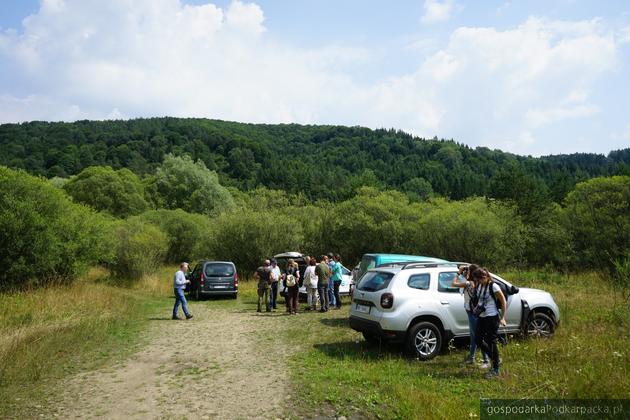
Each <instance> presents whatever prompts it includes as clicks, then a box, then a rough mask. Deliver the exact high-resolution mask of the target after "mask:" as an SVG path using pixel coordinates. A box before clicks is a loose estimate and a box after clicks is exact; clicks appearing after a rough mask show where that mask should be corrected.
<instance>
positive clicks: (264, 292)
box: [255, 260, 271, 312]
mask: <svg viewBox="0 0 630 420" xmlns="http://www.w3.org/2000/svg"><path fill="white" fill-rule="evenodd" d="M269 265H270V262H269V260H265V261H264V262H263V265H262V266H260V267H258V269H256V273H255V276H256V278H258V310H257V312H262V302H264V304H265V310H266V311H267V312H271V307H270V306H269V287H270V285H271V268H270V267H269Z"/></svg>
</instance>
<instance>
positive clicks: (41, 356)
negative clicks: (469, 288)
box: [0, 267, 630, 418]
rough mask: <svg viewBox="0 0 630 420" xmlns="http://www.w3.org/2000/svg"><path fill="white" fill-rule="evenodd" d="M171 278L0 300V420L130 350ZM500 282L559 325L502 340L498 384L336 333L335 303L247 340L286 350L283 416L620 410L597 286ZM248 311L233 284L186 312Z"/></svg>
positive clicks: (533, 279) (612, 313) (619, 315)
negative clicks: (522, 401) (524, 402)
mask: <svg viewBox="0 0 630 420" xmlns="http://www.w3.org/2000/svg"><path fill="white" fill-rule="evenodd" d="M172 272H173V268H172V267H168V268H165V269H164V270H162V271H160V272H159V273H156V275H154V276H151V277H148V278H145V279H143V280H142V281H141V282H140V283H138V284H136V285H134V286H128V287H121V286H117V285H112V284H109V283H108V280H107V275H106V273H105V272H102V271H98V270H94V271H92V272H91V273H90V275H89V276H87V277H86V278H84V279H82V280H81V281H79V282H77V283H76V284H74V285H72V286H66V287H54V288H53V287H51V288H47V289H41V290H34V291H29V292H22V293H18V294H11V295H0V333H1V334H0V337H1V338H0V417H12V414H14V413H23V412H24V411H23V410H22V408H23V406H24V405H25V401H26V400H28V401H30V403H32V404H45V403H46V398H47V394H46V390H50V389H51V387H54V384H55V383H56V382H57V381H58V380H59V379H60V378H62V377H64V376H66V375H69V374H73V373H75V372H79V371H84V370H93V369H96V368H98V367H100V366H102V365H104V364H107V363H111V362H112V361H115V360H120V359H124V358H125V357H127V356H128V355H129V354H130V353H131V352H133V351H135V349H137V348H139V347H140V346H141V345H142V335H141V334H140V333H141V332H142V331H143V329H144V328H145V327H146V323H147V320H148V319H150V317H151V316H152V315H155V314H156V313H161V314H162V315H163V312H165V311H167V313H168V310H169V308H170V305H171V304H172V300H168V301H167V299H171V297H170V296H171V294H172V291H171V285H170V277H171V276H172ZM501 274H502V275H504V277H506V278H507V279H508V280H511V281H512V282H514V283H515V284H517V285H519V286H528V287H539V288H543V289H545V290H547V291H549V292H551V293H552V294H553V295H554V297H555V299H556V301H557V303H558V304H559V306H560V309H561V313H562V322H561V325H560V327H559V329H558V330H557V332H556V335H555V336H554V337H553V338H552V339H550V340H533V339H521V338H510V339H509V342H508V345H507V346H505V347H501V348H500V351H501V355H502V358H503V366H502V374H501V377H500V378H498V379H496V380H492V381H487V380H484V379H482V373H483V372H482V371H481V370H480V369H478V368H476V367H471V366H466V365H463V364H462V363H461V362H462V359H463V358H464V355H465V353H466V349H465V345H462V344H459V345H458V346H454V347H451V348H450V349H449V350H447V351H446V352H445V354H442V355H440V356H438V357H437V358H435V359H433V360H431V361H428V362H420V361H417V360H413V359H410V358H408V357H406V356H405V355H404V354H402V352H401V350H400V347H398V346H394V345H383V346H382V347H381V348H379V346H370V345H368V344H367V343H366V342H365V341H364V340H363V338H362V337H361V335H360V334H358V333H356V332H354V331H352V330H351V329H350V328H349V327H348V325H347V316H348V313H347V308H348V306H347V300H346V301H345V303H346V306H345V308H344V310H341V311H330V312H328V313H324V314H320V313H301V314H299V315H298V316H280V317H274V318H273V322H277V331H278V333H277V334H276V335H274V336H261V337H259V339H260V340H261V343H262V342H263V341H264V345H275V346H286V347H288V348H289V349H291V351H290V352H288V354H290V356H288V357H287V360H286V364H287V368H288V369H289V370H290V372H291V378H292V381H293V386H292V389H295V390H297V393H298V396H297V397H294V398H290V399H287V407H286V415H287V416H288V417H314V416H316V415H318V414H319V415H323V416H325V417H329V416H333V415H337V416H339V415H346V416H356V417H368V418H425V417H429V418H462V417H475V416H478V415H479V399H480V398H482V397H483V398H493V397H494V398H499V397H503V398H543V397H547V398H623V399H628V398H630V376H629V375H628V374H629V373H630V372H629V370H630V369H629V368H630V355H629V354H628V352H629V350H628V349H629V348H630V335H629V334H628V333H629V329H630V310H629V309H628V307H627V306H624V305H621V304H619V303H618V304H615V303H614V302H615V301H616V299H615V297H614V294H613V291H612V289H611V288H610V286H609V285H608V284H607V283H606V282H605V281H604V280H603V279H601V278H600V277H599V276H596V275H592V274H584V275H579V276H570V277H567V276H561V275H559V274H554V273H552V274H549V273H534V272H522V273H519V272H509V273H501ZM165 279H168V280H165ZM255 301H256V292H255V284H254V283H253V282H246V281H242V282H241V287H240V292H239V299H238V300H236V301H234V300H230V299H221V300H207V301H203V302H194V303H191V307H192V310H193V311H194V310H195V307H198V306H197V305H213V306H216V307H217V308H225V310H238V311H242V310H252V311H254V310H255ZM252 319H253V320H255V319H256V317H253V318H252ZM253 322H255V321H253ZM9 397H10V398H9Z"/></svg>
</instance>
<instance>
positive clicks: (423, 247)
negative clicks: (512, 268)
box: [406, 198, 525, 266]
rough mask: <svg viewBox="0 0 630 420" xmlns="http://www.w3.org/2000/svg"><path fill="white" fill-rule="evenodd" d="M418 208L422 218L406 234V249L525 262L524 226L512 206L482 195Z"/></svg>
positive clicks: (444, 255)
mask: <svg viewBox="0 0 630 420" xmlns="http://www.w3.org/2000/svg"><path fill="white" fill-rule="evenodd" d="M418 207H419V212H420V214H421V219H420V222H419V223H418V224H417V225H414V226H411V228H410V230H411V232H409V233H408V234H407V235H406V237H407V238H408V239H409V246H408V247H407V248H406V250H407V252H410V253H413V254H421V255H429V256H435V257H439V258H444V259H447V260H450V261H468V262H475V263H479V264H484V265H493V266H497V265H499V266H506V265H511V264H514V263H517V262H520V261H522V258H523V250H524V245H525V236H524V225H523V224H522V223H521V221H520V219H519V217H518V216H517V215H516V214H515V211H514V210H513V208H511V207H509V206H505V205H502V204H499V203H492V202H488V201H487V200H485V199H483V198H474V199H468V200H464V201H448V200H445V199H437V200H433V201H431V202H430V203H428V204H422V205H420V206H418Z"/></svg>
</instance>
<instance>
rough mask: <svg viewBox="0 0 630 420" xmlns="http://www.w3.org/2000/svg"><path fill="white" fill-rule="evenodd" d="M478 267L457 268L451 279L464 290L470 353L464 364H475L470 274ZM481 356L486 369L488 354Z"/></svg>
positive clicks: (474, 333) (472, 295) (472, 286)
mask: <svg viewBox="0 0 630 420" xmlns="http://www.w3.org/2000/svg"><path fill="white" fill-rule="evenodd" d="M478 268H479V267H478V266H477V265H475V264H470V265H468V266H466V265H462V266H460V267H459V270H458V271H457V274H456V275H455V278H453V286H454V287H461V288H463V289H464V309H466V314H467V315H468V330H469V333H470V352H469V353H468V355H467V356H466V358H465V359H464V363H469V364H472V363H475V353H476V352H477V336H476V331H477V319H478V317H477V315H475V314H474V313H473V309H474V308H473V307H472V306H471V302H472V301H474V300H475V294H476V291H475V282H474V280H473V278H472V274H473V273H474V272H475V270H477V269H478ZM481 354H482V362H481V363H482V364H481V366H482V367H486V368H487V367H488V362H489V358H488V354H487V353H484V352H481Z"/></svg>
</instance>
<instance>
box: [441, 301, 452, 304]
mask: <svg viewBox="0 0 630 420" xmlns="http://www.w3.org/2000/svg"><path fill="white" fill-rule="evenodd" d="M440 303H441V304H442V305H450V304H451V303H450V302H448V301H446V300H441V301H440Z"/></svg>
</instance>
